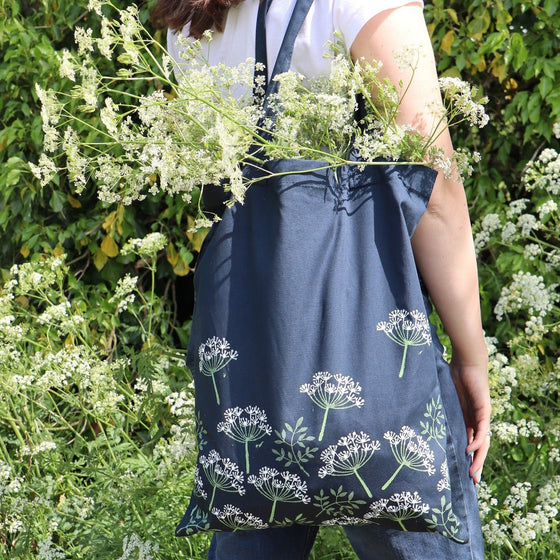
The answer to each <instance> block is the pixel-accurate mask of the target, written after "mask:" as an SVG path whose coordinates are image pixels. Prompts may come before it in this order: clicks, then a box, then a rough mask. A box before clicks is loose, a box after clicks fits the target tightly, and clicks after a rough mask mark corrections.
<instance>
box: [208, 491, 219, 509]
mask: <svg viewBox="0 0 560 560" xmlns="http://www.w3.org/2000/svg"><path fill="white" fill-rule="evenodd" d="M216 488H217V486H214V487H213V489H212V498H210V503H209V504H208V511H212V504H213V503H214V498H215V497H216Z"/></svg>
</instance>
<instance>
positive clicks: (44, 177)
mask: <svg viewBox="0 0 560 560" xmlns="http://www.w3.org/2000/svg"><path fill="white" fill-rule="evenodd" d="M28 165H29V168H30V169H31V172H32V173H33V175H35V177H37V179H39V181H40V182H41V186H42V187H44V186H45V185H47V184H48V183H50V182H51V181H52V180H53V178H54V177H55V175H56V173H57V171H58V170H57V168H56V165H55V163H54V161H53V160H52V159H51V158H49V157H48V156H47V155H46V154H41V155H40V156H39V165H35V164H34V163H31V162H28Z"/></svg>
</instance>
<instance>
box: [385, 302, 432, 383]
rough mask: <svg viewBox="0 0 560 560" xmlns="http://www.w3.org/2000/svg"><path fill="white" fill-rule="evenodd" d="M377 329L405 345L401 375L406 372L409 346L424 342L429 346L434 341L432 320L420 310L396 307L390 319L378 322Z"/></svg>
mask: <svg viewBox="0 0 560 560" xmlns="http://www.w3.org/2000/svg"><path fill="white" fill-rule="evenodd" d="M407 317H410V318H409V319H407ZM377 330H378V331H383V332H384V333H385V334H386V335H387V336H388V337H389V338H390V339H391V340H392V341H393V342H396V343H397V344H399V345H400V346H404V350H403V357H402V362H401V369H400V371H399V377H402V376H403V374H404V368H405V365H406V353H407V351H408V347H409V346H423V345H424V344H427V345H428V346H429V345H430V344H431V343H432V335H431V333H430V322H429V321H428V318H427V317H426V314H425V313H422V312H421V311H418V310H414V311H407V310H406V309H395V310H394V311H391V312H390V313H389V321H380V322H379V323H377Z"/></svg>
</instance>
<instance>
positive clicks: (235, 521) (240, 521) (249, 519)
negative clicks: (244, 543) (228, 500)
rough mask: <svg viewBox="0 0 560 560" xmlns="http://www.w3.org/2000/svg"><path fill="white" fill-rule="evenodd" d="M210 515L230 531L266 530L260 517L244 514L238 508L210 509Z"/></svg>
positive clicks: (229, 506) (266, 525) (265, 525)
mask: <svg viewBox="0 0 560 560" xmlns="http://www.w3.org/2000/svg"><path fill="white" fill-rule="evenodd" d="M212 515H214V516H215V517H217V518H218V519H219V520H220V523H222V524H223V525H224V526H225V527H227V528H229V529H231V530H232V531H242V530H247V529H249V530H253V529H266V528H267V527H268V524H267V523H264V522H263V520H262V519H261V518H260V517H257V516H256V515H253V514H252V513H244V512H243V511H241V510H240V509H239V508H238V507H235V506H232V505H231V504H226V505H225V506H224V508H223V509H222V510H220V509H218V508H212Z"/></svg>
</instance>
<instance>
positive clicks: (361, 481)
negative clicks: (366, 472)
mask: <svg viewBox="0 0 560 560" xmlns="http://www.w3.org/2000/svg"><path fill="white" fill-rule="evenodd" d="M354 474H355V475H356V477H357V479H358V480H359V481H360V484H361V485H362V486H363V487H364V490H365V491H366V494H367V496H368V498H371V497H372V495H371V490H370V489H369V488H368V487H367V485H366V483H365V482H364V480H363V479H362V477H361V476H360V475H359V474H358V471H357V470H355V471H354Z"/></svg>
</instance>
